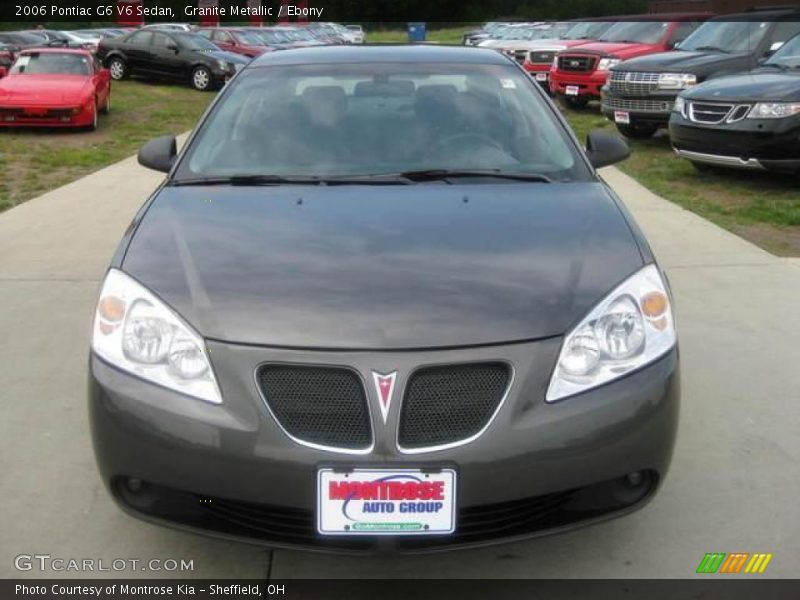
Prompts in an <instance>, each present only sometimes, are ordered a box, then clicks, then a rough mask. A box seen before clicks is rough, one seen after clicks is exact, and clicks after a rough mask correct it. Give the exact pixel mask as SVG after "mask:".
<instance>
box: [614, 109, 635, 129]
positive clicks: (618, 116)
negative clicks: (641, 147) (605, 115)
mask: <svg viewBox="0 0 800 600" xmlns="http://www.w3.org/2000/svg"><path fill="white" fill-rule="evenodd" d="M614 123H621V124H622V125H630V124H631V113H629V112H628V111H627V110H615V111H614Z"/></svg>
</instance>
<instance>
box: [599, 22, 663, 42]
mask: <svg viewBox="0 0 800 600" xmlns="http://www.w3.org/2000/svg"><path fill="white" fill-rule="evenodd" d="M668 27H669V23H667V22H663V21H627V22H622V23H616V24H615V25H614V26H613V27H611V28H610V29H609V30H608V31H606V32H605V33H604V34H603V35H601V36H600V38H599V39H600V41H601V42H617V43H630V44H657V43H659V42H660V41H661V40H662V39H664V34H665V33H666V32H667V28H668Z"/></svg>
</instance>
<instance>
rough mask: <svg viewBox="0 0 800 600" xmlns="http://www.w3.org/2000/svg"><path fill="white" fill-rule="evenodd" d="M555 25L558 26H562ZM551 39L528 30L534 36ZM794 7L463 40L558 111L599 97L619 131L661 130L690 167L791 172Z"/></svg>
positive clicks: (797, 112) (473, 35)
mask: <svg viewBox="0 0 800 600" xmlns="http://www.w3.org/2000/svg"><path fill="white" fill-rule="evenodd" d="M564 25H568V26H567V27H564ZM548 30H549V31H551V32H554V33H557V34H558V36H553V37H540V36H541V35H545V36H546V35H547V34H541V33H540V32H542V31H548ZM799 34H800V9H798V8H793V7H783V8H780V7H779V8H766V9H752V10H749V11H747V12H745V13H742V14H739V15H725V16H718V17H715V16H714V15H712V14H709V13H681V14H666V15H664V14H657V15H636V16H624V17H608V18H605V19H596V20H582V21H576V22H569V23H566V24H563V23H547V24H542V23H526V24H516V23H515V24H487V26H486V27H485V28H484V30H483V31H481V32H470V33H469V34H467V35H465V39H464V43H465V44H470V45H479V46H484V47H494V48H496V49H498V50H501V51H503V52H505V53H506V54H509V55H512V56H513V57H514V58H515V59H516V60H517V61H518V62H520V63H521V64H522V66H523V67H524V68H525V69H526V70H527V71H528V72H529V73H530V74H531V75H532V76H533V77H534V78H535V79H536V80H537V81H538V82H539V83H540V84H542V85H543V86H545V87H546V88H547V89H548V90H549V91H550V92H551V93H552V94H553V95H555V96H556V97H557V98H559V100H560V101H561V102H562V103H563V104H565V105H566V106H568V107H570V108H574V109H583V108H585V107H586V106H587V104H588V103H589V102H590V101H592V100H600V103H601V110H602V113H603V114H604V115H605V116H606V117H607V118H608V119H610V120H611V121H613V122H614V123H615V125H616V127H617V129H618V130H619V131H620V133H622V134H623V135H625V136H626V137H628V138H632V139H645V138H649V137H651V136H653V135H654V134H655V133H656V131H658V130H659V129H663V128H666V129H668V131H669V135H670V139H671V143H672V145H673V147H674V149H675V152H676V153H677V154H678V155H679V156H681V157H684V158H687V159H688V160H690V161H692V163H693V164H694V165H695V166H696V167H698V169H701V170H705V169H706V168H708V167H714V166H721V167H736V168H744V169H759V170H771V171H781V172H792V173H796V172H799V171H800V38H799V37H796V36H798V35H799Z"/></svg>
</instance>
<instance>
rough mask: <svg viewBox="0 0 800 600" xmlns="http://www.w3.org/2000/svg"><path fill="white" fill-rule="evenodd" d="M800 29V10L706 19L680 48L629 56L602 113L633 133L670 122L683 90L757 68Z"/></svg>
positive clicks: (614, 72) (607, 91)
mask: <svg viewBox="0 0 800 600" xmlns="http://www.w3.org/2000/svg"><path fill="white" fill-rule="evenodd" d="M799 32H800V10H795V9H784V10H778V9H774V10H756V11H750V12H747V13H742V14H739V15H726V16H724V17H717V18H715V19H711V20H710V21H707V22H706V23H704V24H703V25H702V26H700V28H698V29H697V31H695V32H694V33H693V34H692V35H690V36H689V37H688V38H686V40H685V41H684V42H683V43H682V44H680V48H679V49H678V50H675V51H672V52H662V53H659V54H651V55H650V56H644V57H641V58H635V59H632V60H628V61H625V62H624V63H622V64H620V65H618V66H615V67H613V68H612V69H611V74H610V76H609V78H608V82H607V84H606V85H605V86H604V87H603V90H602V109H603V114H604V115H606V117H608V118H609V119H611V120H612V121H614V122H615V123H616V125H617V128H618V129H619V131H620V132H621V133H622V134H624V135H626V136H628V137H630V138H648V137H650V136H652V135H653V134H654V133H655V132H656V131H657V130H658V129H659V128H660V127H666V126H667V123H668V122H669V117H670V113H671V112H672V108H673V105H674V104H675V97H676V96H677V95H678V93H679V92H680V91H681V90H684V89H687V88H689V87H691V86H693V85H695V84H697V83H700V82H702V81H706V80H708V79H712V78H715V77H720V76H722V75H732V74H736V73H740V72H743V71H748V70H750V69H753V68H755V67H756V66H757V65H758V62H759V61H760V60H762V59H764V58H766V57H768V56H770V55H771V54H773V53H774V52H775V51H776V50H777V49H778V48H780V47H781V46H782V45H783V44H784V42H786V41H787V40H788V39H789V38H791V37H793V36H794V35H795V34H796V33H799Z"/></svg>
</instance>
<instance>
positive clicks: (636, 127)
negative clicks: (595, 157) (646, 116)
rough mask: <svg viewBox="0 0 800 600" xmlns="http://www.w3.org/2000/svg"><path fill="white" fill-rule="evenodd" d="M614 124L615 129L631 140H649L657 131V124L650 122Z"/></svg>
mask: <svg viewBox="0 0 800 600" xmlns="http://www.w3.org/2000/svg"><path fill="white" fill-rule="evenodd" d="M616 125H617V131H619V132H620V133H621V134H622V135H624V136H625V137H626V138H628V139H631V140H649V139H650V138H651V137H653V136H654V135H655V133H656V131H658V125H652V124H650V123H631V124H630V125H625V124H624V123H616Z"/></svg>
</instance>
